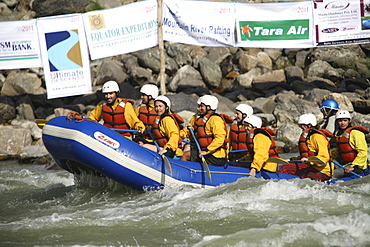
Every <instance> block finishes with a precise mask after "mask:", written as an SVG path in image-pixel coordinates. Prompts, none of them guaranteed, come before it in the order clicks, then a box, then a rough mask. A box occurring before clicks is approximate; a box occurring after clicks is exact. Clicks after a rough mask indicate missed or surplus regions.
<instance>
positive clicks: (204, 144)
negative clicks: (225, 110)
mask: <svg viewBox="0 0 370 247" xmlns="http://www.w3.org/2000/svg"><path fill="white" fill-rule="evenodd" d="M199 103H200V104H199V109H198V112H199V118H197V119H196V121H195V122H194V126H193V128H194V133H195V135H196V138H197V142H198V143H199V145H200V149H201V150H198V149H195V150H191V155H190V156H191V157H190V159H191V161H194V162H202V160H201V157H204V159H205V160H206V161H207V163H208V164H210V165H216V166H223V165H224V164H225V163H226V162H227V159H226V150H227V137H226V129H227V128H226V123H225V121H224V119H223V118H222V116H220V115H219V114H217V113H216V110H217V107H218V99H217V98H216V97H215V96H213V95H204V96H202V97H201V99H200V102H199Z"/></svg>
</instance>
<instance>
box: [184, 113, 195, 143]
mask: <svg viewBox="0 0 370 247" xmlns="http://www.w3.org/2000/svg"><path fill="white" fill-rule="evenodd" d="M195 120H196V115H193V116H192V117H191V118H190V120H189V124H191V125H194V123H195ZM190 136H191V135H190V131H189V129H188V128H183V129H182V130H180V137H181V139H186V138H190Z"/></svg>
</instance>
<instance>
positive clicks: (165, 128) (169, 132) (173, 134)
mask: <svg viewBox="0 0 370 247" xmlns="http://www.w3.org/2000/svg"><path fill="white" fill-rule="evenodd" d="M159 131H160V132H161V134H162V135H163V136H166V137H167V138H168V141H167V143H166V144H165V145H164V147H163V148H164V149H167V148H168V149H171V150H173V151H176V149H177V148H178V143H179V139H180V134H179V129H178V128H177V125H176V124H175V121H174V120H173V119H172V118H171V117H164V118H162V120H161V123H160V127H159Z"/></svg>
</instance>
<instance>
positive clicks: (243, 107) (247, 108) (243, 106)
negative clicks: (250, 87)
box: [235, 104, 253, 116]
mask: <svg viewBox="0 0 370 247" xmlns="http://www.w3.org/2000/svg"><path fill="white" fill-rule="evenodd" d="M235 110H236V111H240V112H241V113H243V114H246V115H247V116H250V115H252V114H253V108H252V107H251V106H250V105H247V104H240V105H238V106H237V107H236V108H235Z"/></svg>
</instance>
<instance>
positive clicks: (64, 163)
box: [43, 117, 367, 191]
mask: <svg viewBox="0 0 370 247" xmlns="http://www.w3.org/2000/svg"><path fill="white" fill-rule="evenodd" d="M43 141H44V145H45V147H46V148H47V150H48V151H49V153H50V154H51V156H52V157H53V159H54V160H55V162H56V163H57V164H58V165H59V166H60V167H62V168H63V169H65V170H67V171H69V172H71V173H73V174H74V175H75V177H77V176H76V175H79V174H81V173H82V172H84V171H87V172H93V173H96V174H98V175H104V176H106V177H108V178H110V179H112V180H114V181H116V182H119V183H121V184H123V185H125V186H128V187H130V188H132V189H135V190H141V191H146V190H154V189H161V188H163V187H165V186H166V187H167V186H169V187H180V186H184V185H185V186H189V185H190V186H194V187H205V188H207V187H215V186H218V185H221V184H225V183H232V182H235V181H236V180H238V179H239V178H242V177H248V176H249V169H248V168H245V167H241V166H238V164H236V163H228V164H227V166H225V167H223V166H222V167H220V166H212V165H211V164H210V165H209V170H210V175H211V179H210V178H209V176H208V175H207V172H206V169H205V167H204V164H203V163H197V162H189V161H180V160H175V159H171V158H168V160H169V162H170V166H171V168H172V174H171V173H170V172H169V170H168V165H166V164H165V162H164V160H163V158H162V157H161V156H160V155H158V154H157V153H156V152H153V151H150V150H148V149H146V148H143V147H141V146H140V145H138V144H136V143H135V142H133V141H131V140H129V139H127V138H125V137H123V136H122V135H120V134H119V133H117V132H115V131H113V130H111V129H109V128H106V127H105V126H103V125H101V124H98V123H96V122H93V121H88V120H84V121H81V119H80V120H76V119H75V118H72V119H70V118H67V117H56V118H53V119H51V120H50V121H48V122H47V124H45V126H44V127H43ZM363 175H367V174H363ZM256 177H258V178H264V179H294V178H300V177H298V176H294V175H287V174H281V173H280V174H279V173H271V172H264V171H261V172H258V173H257V175H256ZM356 178H358V177H356V176H352V177H348V178H345V179H341V180H351V179H356ZM336 181H337V180H336ZM336 181H333V180H332V181H330V182H329V183H335V182H336Z"/></svg>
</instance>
